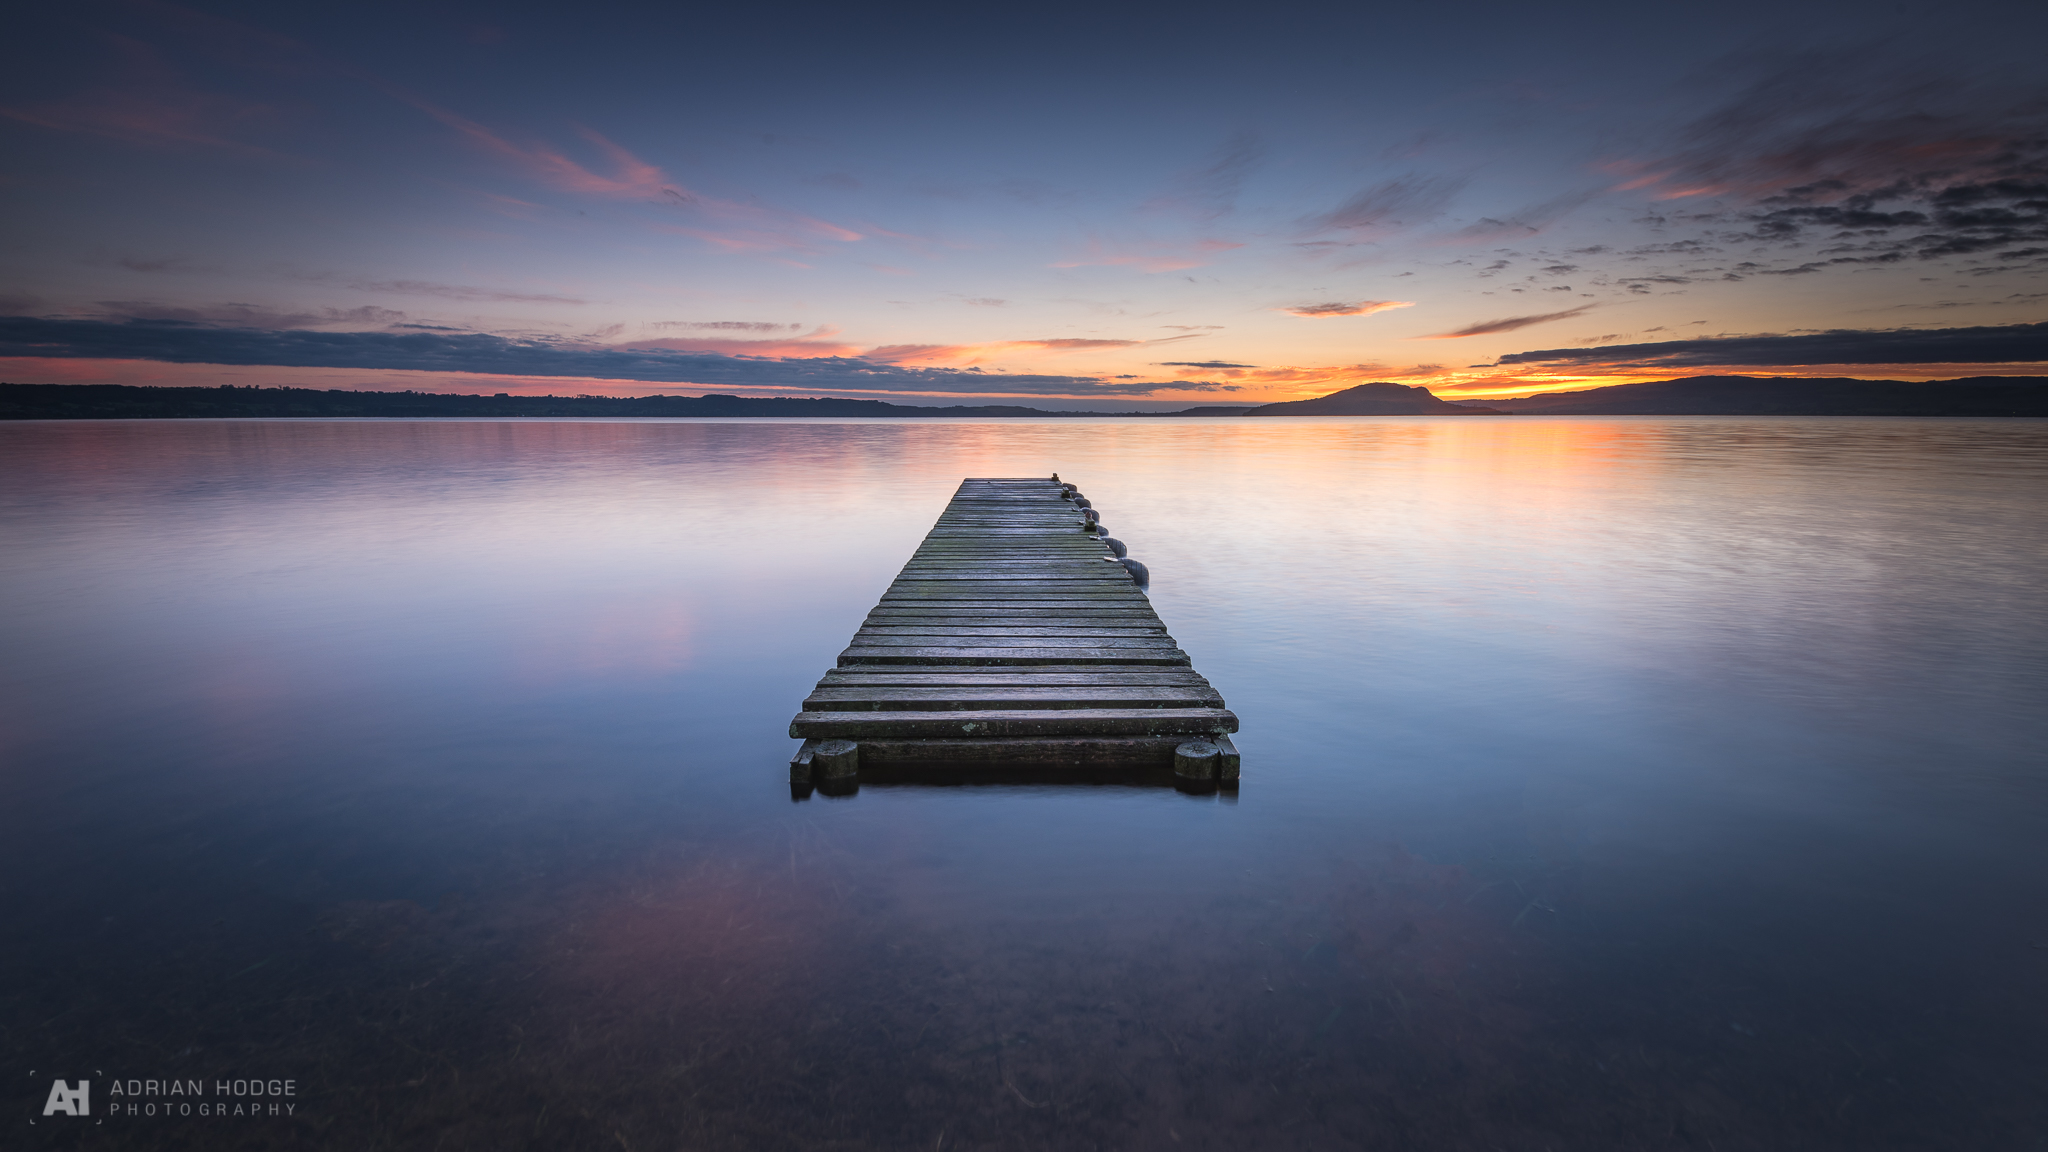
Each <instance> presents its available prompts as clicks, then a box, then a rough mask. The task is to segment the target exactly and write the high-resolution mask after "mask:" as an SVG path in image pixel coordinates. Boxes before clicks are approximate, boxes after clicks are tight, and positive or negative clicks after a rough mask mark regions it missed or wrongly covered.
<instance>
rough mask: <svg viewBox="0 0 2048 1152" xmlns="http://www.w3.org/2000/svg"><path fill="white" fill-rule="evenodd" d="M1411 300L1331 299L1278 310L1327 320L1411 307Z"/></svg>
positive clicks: (1292, 314) (1412, 305)
mask: <svg viewBox="0 0 2048 1152" xmlns="http://www.w3.org/2000/svg"><path fill="white" fill-rule="evenodd" d="M1413 307H1415V301H1413V300H1358V301H1355V302H1351V303H1346V302H1344V301H1338V300H1333V301H1331V302H1329V303H1327V304H1297V305H1295V306H1294V307H1292V308H1282V309H1280V311H1282V312H1285V313H1287V314H1288V315H1289V316H1305V317H1307V318H1309V319H1311V320H1328V319H1332V318H1334V317H1337V316H1370V315H1372V314H1373V313H1375V312H1385V311H1387V310H1388V309H1390V308H1413Z"/></svg>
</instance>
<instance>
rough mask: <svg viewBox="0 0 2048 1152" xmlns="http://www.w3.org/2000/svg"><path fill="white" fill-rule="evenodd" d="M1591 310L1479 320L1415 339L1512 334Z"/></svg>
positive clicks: (1579, 308) (1583, 305)
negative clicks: (1453, 330)
mask: <svg viewBox="0 0 2048 1152" xmlns="http://www.w3.org/2000/svg"><path fill="white" fill-rule="evenodd" d="M1592 308H1593V305H1591V304H1582V305H1580V306H1579V307H1577V308H1567V309H1566V310H1564V311H1563V312H1543V313H1539V314H1537V315H1535V316H1504V317H1502V318H1500V319H1498V320H1481V321H1480V322H1479V323H1477V324H1467V325H1466V326H1465V327H1463V328H1460V329H1458V330H1457V331H1455V332H1437V333H1433V334H1431V335H1428V336H1417V337H1415V339H1417V340H1456V339H1459V338H1461V337H1465V336H1491V335H1493V334H1494V333H1496V332H1513V331H1514V330H1516V329H1517V328H1529V327H1533V326H1535V325H1537V324H1548V323H1550V322H1551V321H1553V320H1569V319H1571V318H1572V317H1574V316H1579V315H1583V314H1585V313H1586V312H1588V311H1591V310H1592Z"/></svg>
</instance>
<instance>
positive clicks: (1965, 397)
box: [1338, 376, 2048, 416]
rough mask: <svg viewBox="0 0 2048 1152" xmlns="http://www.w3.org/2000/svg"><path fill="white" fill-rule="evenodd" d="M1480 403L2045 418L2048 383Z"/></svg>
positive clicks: (1733, 386) (1766, 384)
mask: <svg viewBox="0 0 2048 1152" xmlns="http://www.w3.org/2000/svg"><path fill="white" fill-rule="evenodd" d="M1338 395H1340V396H1341V395H1343V393H1341V392H1340V393H1338ZM1487 403H1488V404H1490V405H1492V406H1493V408H1495V409H1498V410H1500V411H1504V412H1513V413H1519V414H1524V415H1532V416H1536V415H1540V416H2048V377H2042V376H1969V377H1965V378H1963V379H1960V380H1857V379H1852V378H1849V377H1820V378H1807V377H1798V376H1687V377H1684V378H1682V379H1678V380H1651V381H1647V382H1645V383H1641V384H1614V385H1610V386H1608V387H1605V388H1588V389H1586V390H1584V391H1581V392H1550V393H1546V394H1544V395H1541V396H1526V397H1523V398H1521V399H1519V400H1489V401H1487Z"/></svg>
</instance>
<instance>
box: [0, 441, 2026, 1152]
mask: <svg viewBox="0 0 2048 1152" xmlns="http://www.w3.org/2000/svg"><path fill="white" fill-rule="evenodd" d="M1054 471H1057V472H1059V473H1060V475H1061V476H1062V477H1063V478H1065V479H1068V480H1072V481H1074V482H1076V483H1078V484H1079V485H1080V487H1081V489H1082V490H1083V491H1084V492H1085V493H1086V494H1087V495H1088V496H1089V497H1090V498H1091V499H1092V500H1093V501H1094V502H1095V504H1096V505H1097V507H1099V508H1101V509H1102V510H1103V513H1104V515H1103V518H1104V522H1105V523H1107V524H1108V525H1109V526H1110V528H1111V530H1112V532H1113V533H1114V534H1115V535H1116V536H1118V537H1119V538H1121V539H1123V540H1125V541H1127V542H1128V543H1129V544H1130V545H1131V549H1132V554H1133V555H1134V556H1136V557H1138V558H1139V559H1141V560H1143V561H1145V562H1146V563H1147V564H1148V565H1149V566H1150V568H1151V571H1152V574H1153V585H1152V598H1153V600H1154V602H1155V604H1156V605H1157V607H1158V609H1159V612H1160V614H1161V615H1162V616H1163V617H1164V618H1165V620H1166V623H1167V626H1168V627H1169V628H1170V629H1171V630H1172V632H1173V634H1174V635H1175V636H1176V637H1177V638H1178V639H1179V640H1180V642H1181V645H1182V647H1184V648H1185V649H1186V650H1187V651H1188V652H1189V653H1190V654H1191V655H1192V656H1193V658H1194V661H1195V665H1196V667H1197V668H1198V669H1199V670H1200V671H1201V672H1203V673H1204V674H1206V675H1207V676H1208V677H1209V678H1210V679H1211V680H1212V681H1214V683H1215V684H1216V685H1217V687H1218V688H1219V689H1220V690H1221V691H1222V693H1223V694H1224V696H1225V697H1226V699H1228V701H1229V703H1230V705H1231V707H1232V708H1233V709H1234V710H1235V711H1236V712H1237V713H1238V715H1239V716H1240V717H1241V718H1242V722H1243V732H1242V734H1241V735H1240V736H1239V737H1238V745H1239V747H1240V748H1241V749H1242V750H1243V753H1244V784H1243V787H1242V789H1241V791H1240V792H1239V793H1238V794H1237V795H1236V796H1235V797H1231V796H1216V795H1211V796H1189V795H1184V794H1181V793H1179V792H1175V791H1173V790H1171V789H1166V788H1148V787H1139V786H1135V785H1130V784H1068V785H1045V784H1038V785H1032V784H1015V783H1005V784H963V785H953V786H944V785H932V784H921V785H910V784H903V785H894V786H874V785H870V786H866V787H863V788H861V789H860V791H859V792H858V794H856V795H853V796H850V797H843V798H827V797H823V796H819V797H815V798H812V799H809V800H806V801H802V802H795V801H792V799H791V797H790V793H789V789H788V786H787V783H786V777H787V761H788V757H789V754H790V752H791V751H792V750H793V748H794V741H791V740H789V739H788V738H787V736H786V734H785V733H786V729H787V725H788V723H789V719H790V717H791V715H792V714H793V713H794V712H795V711H796V710H797V705H798V703H799V701H801V700H802V698H803V697H804V695H805V693H806V691H807V690H808V689H809V688H810V686H811V685H812V684H813V683H814V682H815V681H816V680H817V678H818V676H819V675H820V674H821V673H822V672H823V671H824V670H825V669H826V668H827V667H829V666H830V665H831V663H832V661H833V658H834V657H835V655H836V654H837V653H838V652H839V650H840V649H841V648H842V647H843V646H844V645H845V643H846V641H847V640H848V639H849V638H850V637H851V635H852V633H853V630H854V628H855V626H856V625H857V623H858V622H859V620H860V619H861V617H862V616H863V615H864V614H865V612H866V611H867V609H868V608H869V607H870V606H871V605H872V604H873V603H874V601H875V599H876V598H877V597H878V595H879V594H880V592H881V590H882V589H883V587H884V586H885V585H886V584H887V583H888V581H889V580H890V578H891V577H892V576H893V575H894V573H895V571H896V569H897V568H898V567H899V566H900V565H901V564H902V563H903V561H904V560H905V559H906V558H907V557H908V556H909V554H910V551H911V549H912V548H913V546H914V545H915V544H916V542H917V541H918V540H919V538H920V537H922V535H923V534H924V532H925V531H926V529H927V528H928V527H929V526H930V524H931V522H932V520H933V519H934V518H935V517H936V515H937V514H938V512H939V510H940V509H941V508H942V507H943V506H944V505H945V503H946V501H947V500H948V498H949V497H950V495H951V494H952V492H953V489H954V487H955V486H956V485H957V484H958V482H959V480H960V478H961V477H963V476H969V475H995V476H1004V475H1038V474H1047V473H1051V472H1054ZM0 541H4V547H0V589H4V593H5V596H4V607H0V677H4V681H0V685H4V693H0V721H4V734H0V756H4V776H0V885H4V887H0V924H4V925H5V926H6V928H5V932H4V933H0V1026H4V1027H0V1042H4V1044H5V1046H6V1053H7V1062H8V1065H9V1067H8V1073H9V1077H8V1079H9V1084H8V1087H7V1088H6V1089H5V1097H6V1101H7V1103H6V1107H7V1108H8V1109H9V1111H8V1113H7V1115H6V1117H5V1118H4V1123H5V1124H6V1125H7V1128H6V1133H7V1135H6V1136H5V1137H4V1138H0V1144H5V1145H6V1146H8V1147H17V1146H18V1147H78V1148H100V1147H121V1148H193V1149H202V1148H203V1149H216V1148H268V1147H283V1148H350V1149H358V1148H360V1149H368V1148H379V1149H382V1148H394V1149H412V1148H422V1149H423V1148H445V1149H512V1148H548V1149H557V1148H560V1149H585V1148H588V1149H600V1148H605V1149H612V1148H625V1149H632V1150H650V1149H682V1148H689V1149H698V1148H702V1149H711V1148H734V1149H756V1148H758V1149H828V1148H829V1149H835V1150H838V1149H877V1150H899V1149H934V1150H938V1152H943V1150H945V1149H977V1148H982V1149H1026V1148H1033V1149H1092V1148H1101V1149H1175V1150H1178V1149H1228V1150H1237V1149H1324V1148H1329V1149H1340V1148H1387V1149H1500V1150H1504V1152H1524V1150H1527V1152H1538V1150H1544V1149H1551V1150H1556V1152H1564V1150H1565V1149H1607V1148H1614V1149H1665V1148H1670V1149H1690V1148H1699V1149H1713V1150H1715V1152H1733V1150H1738V1149H1759V1150H1776V1149H1788V1148H1825V1149H1833V1148H1840V1149H1859V1150H1861V1149H1892V1148H1898V1149H1909V1148H1910V1149H1932V1148H1945V1149H1958V1148H1967V1149H2009V1148H2010V1149H2019V1148H2029V1149H2031V1148H2040V1147H2043V1146H2048V757H2044V752H2048V739H2044V737H2048V707H2044V703H2048V564H2044V561H2048V543H2044V541H2048V421H2032V420H2002V421H1994V420H1982V421H1973V420H1905V419H1895V420H1881V419H1870V420H1862V419H1786V418H1777V419H1772V418H1755V419H1719V418H1687V419H1660V418H1535V417H1525V418H1514V419H1484V418H1462V419H1430V418H1422V417H1408V418H1395V419H1353V420H1342V419H1333V420H1257V421H1231V420H1212V421H1174V420H1148V421H1107V420H1105V421H1046V422H1010V423H959V422H929V423H925V422H915V423H914V422H876V423H798V422H746V421H706V422H644V423H630V422H629V423H577V422H562V423H520V422H502V423H499V422H475V423H468V422H463V423H455V422H449V423H407V422H323V421H303V422H295V421H276V422H260V421H249V422H241V421H222V422H211V421H208V422H185V423H146V422H135V423H130V422H110V423H44V424H20V423H16V424H0ZM53 1077H65V1078H79V1077H89V1078H91V1079H92V1081H93V1093H94V1095H93V1097H92V1105H93V1111H94V1117H95V1120H94V1121H83V1120H81V1121H70V1122H69V1126H66V1122H67V1118H66V1117H63V1116H55V1117H48V1118H45V1117H43V1116H42V1115H41V1110H42V1105H43V1103H44V1100H45V1097H46V1095H47V1093H48V1091H49V1087H50V1081H51V1079H52V1078H53ZM145 1078H149V1079H157V1080H181V1081H182V1080H186V1079H193V1080H200V1081H202V1083H203V1086H204V1087H205V1088H206V1089H207V1092H208V1095H207V1096H205V1097H201V1098H187V1097H183V1096H169V1095H163V1094H159V1095H157V1096H154V1097H151V1096H148V1095H147V1094H146V1092H145V1095H143V1096H140V1097H120V1096H111V1095H110V1091H111V1089H112V1087H113V1082H115V1081H126V1080H129V1079H134V1080H136V1081H141V1080H143V1079H145ZM237 1078H241V1079H262V1080H269V1079H280V1080H282V1079H291V1080H293V1081H294V1084H295V1087H294V1095H293V1096H292V1097H290V1098H289V1099H288V1100H286V1099H285V1098H282V1097H268V1098H265V1099H264V1100H263V1104H264V1106H265V1107H266V1108H267V1107H268V1105H269V1104H270V1103H277V1102H280V1101H283V1102H286V1103H289V1104H291V1105H293V1106H294V1109H295V1110H294V1113H293V1115H292V1116H291V1117H289V1118H285V1117H282V1116H280V1117H277V1118H272V1117H270V1116H269V1115H268V1114H267V1113H266V1114H265V1115H263V1116H260V1117H255V1118H235V1117H230V1118H226V1119H222V1118H208V1119H201V1118H199V1117H198V1116H197V1115H196V1114H195V1115H193V1116H185V1115H182V1114H175V1113H174V1114H173V1115H170V1116H165V1115H163V1114H161V1108H162V1106H165V1105H168V1106H170V1107H172V1108H173V1109H175V1108H176V1107H178V1106H181V1105H184V1104H196V1103H200V1102H212V1101H214V1100H216V1099H217V1097H214V1096H213V1095H211V1093H212V1089H213V1085H214V1084H215V1083H216V1082H218V1081H220V1080H231V1079H237ZM159 1088H160V1090H164V1091H167V1090H165V1089H162V1086H159ZM124 1100H125V1101H126V1102H128V1103H132V1104H135V1105H137V1106H141V1105H146V1104H155V1105H158V1106H159V1111H158V1114H157V1115H155V1116H150V1115H146V1114H145V1115H136V1116H129V1115H120V1116H113V1117H103V1113H104V1111H105V1106H106V1105H107V1104H108V1103H117V1102H123V1101H124ZM238 1102H242V1101H240V1100H239V1099H231V1100H230V1101H229V1103H230V1104H231V1105H232V1104H234V1103H238ZM32 1120H33V1121H34V1123H33V1124H31V1121H32ZM95 1121H97V1122H95Z"/></svg>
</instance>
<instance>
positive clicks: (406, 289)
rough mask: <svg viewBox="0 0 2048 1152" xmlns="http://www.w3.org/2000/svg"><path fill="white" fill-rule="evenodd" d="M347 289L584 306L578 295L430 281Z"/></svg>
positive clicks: (355, 284) (354, 284) (369, 283)
mask: <svg viewBox="0 0 2048 1152" xmlns="http://www.w3.org/2000/svg"><path fill="white" fill-rule="evenodd" d="M349 287H351V288H355V289H359V290H361V291H364V292H391V293H396V294H398V295H401V296H437V297H440V298H441V299H443V300H470V301H484V302H490V303H509V304H588V303H590V301H588V300H585V299H583V298H581V297H579V296H558V295H555V294H554V293H549V292H511V291H507V290H505V289H502V288H475V287H471V286H469V285H466V284H437V283H434V282H433V281H431V280H353V281H350V282H349Z"/></svg>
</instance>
